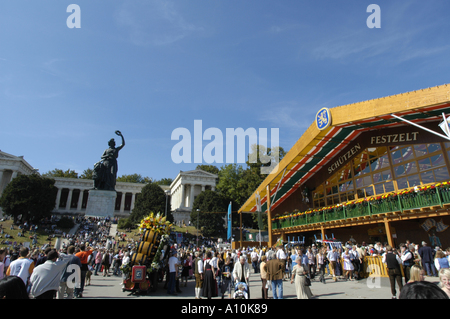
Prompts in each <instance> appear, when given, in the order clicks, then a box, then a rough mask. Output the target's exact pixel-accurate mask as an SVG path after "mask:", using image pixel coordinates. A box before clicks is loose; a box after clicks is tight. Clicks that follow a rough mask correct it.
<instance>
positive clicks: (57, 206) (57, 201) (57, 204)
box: [55, 188, 62, 209]
mask: <svg viewBox="0 0 450 319" xmlns="http://www.w3.org/2000/svg"><path fill="white" fill-rule="evenodd" d="M61 192H62V188H58V194H56V204H55V209H59V202H60V201H61Z"/></svg>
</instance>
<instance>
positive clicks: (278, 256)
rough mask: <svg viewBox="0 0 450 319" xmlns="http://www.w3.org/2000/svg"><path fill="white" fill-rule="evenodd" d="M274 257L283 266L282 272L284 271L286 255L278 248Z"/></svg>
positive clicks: (281, 248)
mask: <svg viewBox="0 0 450 319" xmlns="http://www.w3.org/2000/svg"><path fill="white" fill-rule="evenodd" d="M276 256H277V259H278V260H279V261H281V263H282V264H283V270H284V271H286V253H285V252H284V249H283V247H278V250H277V255H276Z"/></svg>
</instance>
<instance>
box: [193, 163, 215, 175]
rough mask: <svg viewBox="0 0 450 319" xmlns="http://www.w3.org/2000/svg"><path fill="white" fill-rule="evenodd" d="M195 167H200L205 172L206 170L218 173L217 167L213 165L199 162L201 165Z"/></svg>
mask: <svg viewBox="0 0 450 319" xmlns="http://www.w3.org/2000/svg"><path fill="white" fill-rule="evenodd" d="M195 169H201V170H202V171H205V172H208V173H211V174H215V175H219V168H218V167H217V166H214V165H206V164H201V165H197V167H196V168H195Z"/></svg>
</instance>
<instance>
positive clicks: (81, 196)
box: [77, 189, 84, 212]
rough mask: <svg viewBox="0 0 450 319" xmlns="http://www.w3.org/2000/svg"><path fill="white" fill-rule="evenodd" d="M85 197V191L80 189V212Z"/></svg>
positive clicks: (78, 208) (78, 207)
mask: <svg viewBox="0 0 450 319" xmlns="http://www.w3.org/2000/svg"><path fill="white" fill-rule="evenodd" d="M83 195H84V190H83V189H80V196H78V205H77V210H78V212H79V211H80V210H81V207H82V206H83Z"/></svg>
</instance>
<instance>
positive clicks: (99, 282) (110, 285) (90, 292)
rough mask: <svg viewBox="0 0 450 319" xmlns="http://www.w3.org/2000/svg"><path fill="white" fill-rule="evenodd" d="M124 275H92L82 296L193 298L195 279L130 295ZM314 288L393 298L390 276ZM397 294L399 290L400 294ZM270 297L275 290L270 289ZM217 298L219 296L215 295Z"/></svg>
mask: <svg viewBox="0 0 450 319" xmlns="http://www.w3.org/2000/svg"><path fill="white" fill-rule="evenodd" d="M426 280H428V281H431V282H435V283H438V281H439V280H438V278H433V277H427V279H426ZM120 284H121V278H120V277H116V276H112V275H111V276H110V277H103V276H100V275H99V276H92V280H91V285H90V286H86V288H85V292H84V295H83V298H87V299H91V298H94V299H103V298H116V299H181V300H186V299H194V298H195V295H194V287H195V281H194V279H190V280H188V283H187V287H184V284H183V285H182V286H181V287H180V289H181V291H182V292H181V293H179V294H178V295H177V296H169V295H167V291H166V289H164V288H163V286H164V283H162V282H161V283H159V284H158V290H157V291H156V292H150V293H149V294H148V295H136V294H131V293H130V292H129V291H125V292H122V289H121V287H120ZM311 291H312V293H313V294H314V299H390V298H391V289H390V285H389V280H388V279H387V278H380V277H378V278H370V279H363V280H360V281H338V282H334V281H333V280H332V279H331V278H328V279H327V280H326V284H322V283H320V282H318V281H313V282H312V286H311ZM283 294H284V298H285V299H296V294H295V285H294V284H290V281H284V282H283ZM397 294H398V293H397ZM250 297H251V299H261V281H260V278H259V274H251V276H250ZM269 297H270V298H271V297H272V292H271V291H269ZM213 299H215V300H217V299H220V297H216V298H213Z"/></svg>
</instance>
